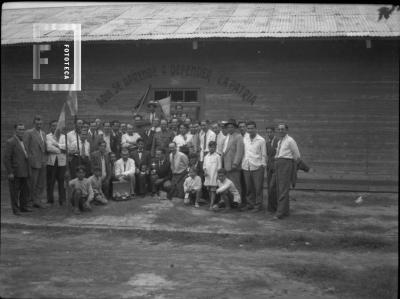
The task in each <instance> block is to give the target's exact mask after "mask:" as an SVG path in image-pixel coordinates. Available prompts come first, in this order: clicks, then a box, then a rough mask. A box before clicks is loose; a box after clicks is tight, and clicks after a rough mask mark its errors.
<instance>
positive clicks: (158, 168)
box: [150, 148, 171, 199]
mask: <svg viewBox="0 0 400 299" xmlns="http://www.w3.org/2000/svg"><path fill="white" fill-rule="evenodd" d="M150 178H151V195H152V196H156V197H159V196H160V191H165V192H168V191H169V186H168V185H170V183H171V181H170V180H171V164H170V162H169V161H168V159H167V156H166V154H165V149H163V148H159V149H157V150H156V153H155V159H154V161H153V163H152V164H151V174H150ZM163 194H164V193H163ZM160 199H166V197H162V198H160Z"/></svg>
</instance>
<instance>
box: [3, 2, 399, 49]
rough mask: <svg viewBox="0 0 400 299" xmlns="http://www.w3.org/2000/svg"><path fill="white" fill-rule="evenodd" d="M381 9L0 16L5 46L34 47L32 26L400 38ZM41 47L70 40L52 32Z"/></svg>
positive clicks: (127, 35)
mask: <svg viewBox="0 0 400 299" xmlns="http://www.w3.org/2000/svg"><path fill="white" fill-rule="evenodd" d="M381 6H382V5H344V4H343V5H328V4H327V5H324V4H263V3H257V4H256V3H253V4H251V3H127V4H122V5H110V6H108V5H101V6H84V7H76V6H75V7H64V8H62V7H61V8H60V7H57V8H35V9H32V8H29V9H9V10H2V26H1V35H2V37H1V43H2V45H7V44H18V43H32V42H33V33H32V32H33V23H78V24H81V28H82V41H101V40H167V39H207V38H305V37H314V38H325V37H338V38H340V37H371V38H374V37H377V38H382V37H397V38H398V37H399V36H400V13H399V12H397V11H395V12H394V13H393V14H392V15H391V17H390V18H389V19H387V20H386V19H384V18H383V19H382V20H380V21H378V16H379V13H378V9H379V8H380V7H381ZM44 35H46V36H45V37H43V38H41V39H40V41H41V42H53V41H64V40H68V36H67V35H66V34H65V33H63V32H48V33H47V34H44Z"/></svg>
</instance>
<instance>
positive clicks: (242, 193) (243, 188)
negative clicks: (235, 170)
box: [238, 169, 247, 204]
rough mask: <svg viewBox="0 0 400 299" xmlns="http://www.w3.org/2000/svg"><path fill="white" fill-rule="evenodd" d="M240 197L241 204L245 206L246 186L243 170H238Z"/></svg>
mask: <svg viewBox="0 0 400 299" xmlns="http://www.w3.org/2000/svg"><path fill="white" fill-rule="evenodd" d="M240 186H241V188H240V190H239V189H238V191H239V192H240V197H241V198H242V204H247V186H246V179H245V177H244V170H243V169H242V170H240Z"/></svg>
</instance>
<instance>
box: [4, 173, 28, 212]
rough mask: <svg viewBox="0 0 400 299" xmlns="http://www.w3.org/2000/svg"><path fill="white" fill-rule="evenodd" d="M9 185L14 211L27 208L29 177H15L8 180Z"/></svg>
mask: <svg viewBox="0 0 400 299" xmlns="http://www.w3.org/2000/svg"><path fill="white" fill-rule="evenodd" d="M8 186H9V188H10V199H11V208H12V210H13V212H17V211H18V209H24V208H26V205H27V202H28V197H29V185H28V178H18V177H14V179H13V180H8Z"/></svg>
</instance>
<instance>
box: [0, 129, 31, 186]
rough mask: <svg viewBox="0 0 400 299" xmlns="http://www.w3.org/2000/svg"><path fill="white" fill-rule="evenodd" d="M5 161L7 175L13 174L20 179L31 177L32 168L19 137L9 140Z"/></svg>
mask: <svg viewBox="0 0 400 299" xmlns="http://www.w3.org/2000/svg"><path fill="white" fill-rule="evenodd" d="M25 148H26V146H25ZM3 161H4V166H5V168H6V171H7V174H13V175H14V176H15V177H19V178H26V177H28V176H29V171H30V167H29V162H28V157H27V156H26V155H25V152H24V150H23V149H22V146H21V144H20V142H19V140H18V137H17V136H13V137H11V138H10V139H8V140H7V142H6V149H5V151H4V156H3Z"/></svg>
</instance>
